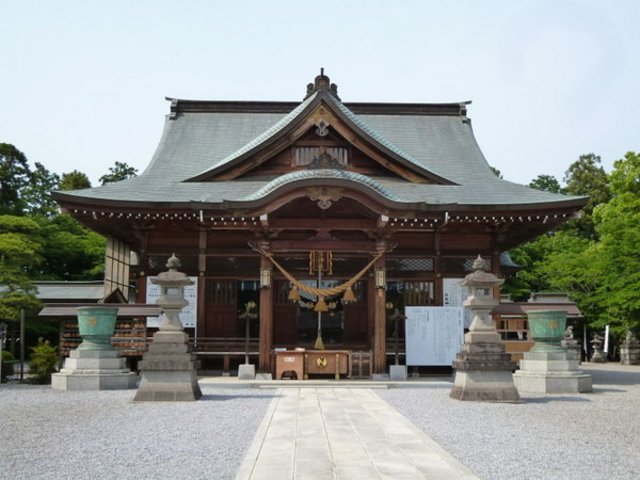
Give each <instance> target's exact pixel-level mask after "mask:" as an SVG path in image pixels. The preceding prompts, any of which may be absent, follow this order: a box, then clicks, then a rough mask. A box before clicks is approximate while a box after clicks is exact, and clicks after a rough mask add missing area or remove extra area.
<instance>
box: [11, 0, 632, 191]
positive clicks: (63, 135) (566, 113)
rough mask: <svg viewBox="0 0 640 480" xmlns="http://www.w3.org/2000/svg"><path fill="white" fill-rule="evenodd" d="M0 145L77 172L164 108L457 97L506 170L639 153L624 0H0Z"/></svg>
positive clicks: (510, 174)
mask: <svg viewBox="0 0 640 480" xmlns="http://www.w3.org/2000/svg"><path fill="white" fill-rule="evenodd" d="M0 32H1V35H0V59H1V62H2V63H1V67H0V143H11V144H13V145H15V146H16V147H17V148H18V149H19V150H21V151H22V152H24V154H25V155H26V156H27V158H28V159H29V161H30V163H31V164H32V165H33V164H34V163H35V162H39V163H42V164H43V165H44V166H45V167H46V168H48V169H49V170H50V171H52V172H55V173H58V174H62V173H66V172H70V171H72V170H80V171H82V172H85V173H86V174H87V175H88V176H89V178H90V180H91V181H92V183H93V184H94V185H98V184H99V182H98V179H99V177H100V176H102V175H104V174H106V173H107V172H108V169H109V168H110V167H112V166H113V165H114V163H115V162H116V161H119V162H126V163H127V164H129V165H131V166H134V167H135V168H137V169H138V170H139V171H140V172H141V171H142V170H144V168H145V167H146V165H147V164H148V163H149V161H150V160H151V157H152V155H153V152H154V151H155V148H156V146H157V145H158V141H159V139H160V135H161V133H162V128H163V124H164V121H165V116H166V115H167V114H168V112H169V106H170V105H169V102H167V101H166V100H165V97H175V98H183V99H198V100H260V101H269V100H278V101H301V100H302V98H303V97H304V95H305V91H306V85H307V83H309V82H312V81H313V78H314V77H315V76H316V75H318V73H319V71H320V68H321V67H324V69H325V74H327V75H328V76H329V77H330V78H331V81H332V82H334V83H336V84H337V85H338V89H339V90H338V92H339V95H340V97H341V99H342V100H343V101H344V102H347V103H348V102H390V103H402V102H410V103H441V102H460V101H467V100H471V101H472V104H471V105H469V106H468V115H469V117H470V118H471V120H472V126H473V129H474V133H475V136H476V139H477V140H478V143H479V145H480V148H481V149H482V151H483V153H484V155H485V157H486V158H487V161H488V162H489V164H490V165H492V166H494V167H495V168H497V169H498V170H500V171H501V173H502V175H503V176H504V178H506V179H508V180H511V181H514V182H517V183H522V184H528V183H529V182H530V181H531V180H532V179H534V178H536V177H537V176H538V175H541V174H544V175H553V176H555V177H556V178H557V179H558V180H559V181H562V178H563V176H564V173H565V171H566V170H567V168H568V167H569V165H570V164H571V163H572V162H574V161H576V160H577V159H578V158H579V156H580V155H582V154H586V153H595V154H596V155H599V156H600V157H601V158H602V163H603V166H604V168H605V170H607V171H610V170H611V168H612V165H613V162H614V161H615V160H617V159H620V158H622V157H623V156H624V154H625V153H626V152H627V151H636V152H637V151H640V115H639V112H640V3H639V2H637V0H579V1H571V0H550V1H546V0H531V1H527V0H520V1H514V0H510V1H501V0H495V1H491V0H485V1H477V0H456V1H453V0H451V1H445V0H440V1H436V0H416V1H411V0H405V1H401V0H397V1H389V0H384V1H379V0H367V1H360V0H350V1H347V0H324V1H321V2H302V1H300V0H282V1H275V0H272V1H268V0H261V1H242V0H235V1H226V2H223V1H213V0H209V1H204V0H203V1H195V0H193V1H189V0H180V1H173V2H170V1H161V0H156V1H150V0H136V1H131V0H126V1H120V0H109V1H108V2H105V1H103V0H100V1H94V0H65V1H54V0H40V1H35V0H22V1H10V0H0Z"/></svg>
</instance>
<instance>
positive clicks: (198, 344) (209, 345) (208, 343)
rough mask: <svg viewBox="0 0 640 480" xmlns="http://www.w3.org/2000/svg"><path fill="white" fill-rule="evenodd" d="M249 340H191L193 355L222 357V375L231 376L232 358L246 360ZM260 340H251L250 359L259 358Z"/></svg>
mask: <svg viewBox="0 0 640 480" xmlns="http://www.w3.org/2000/svg"><path fill="white" fill-rule="evenodd" d="M246 342H247V339H246V338H242V337H198V338H190V339H189V344H190V345H191V348H192V351H193V353H195V354H196V355H197V356H202V357H222V363H223V367H222V374H223V375H229V374H230V370H231V358H244V356H245V349H246V346H247V343H246ZM258 343H259V342H258V339H257V338H250V339H249V351H248V352H247V353H248V355H249V357H254V358H258V356H259V351H258Z"/></svg>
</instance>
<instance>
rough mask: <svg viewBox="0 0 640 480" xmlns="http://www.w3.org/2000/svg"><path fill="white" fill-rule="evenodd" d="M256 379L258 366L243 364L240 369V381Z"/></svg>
mask: <svg viewBox="0 0 640 480" xmlns="http://www.w3.org/2000/svg"><path fill="white" fill-rule="evenodd" d="M255 378H256V366H255V365H251V364H248V363H243V364H242V365H240V366H239V367H238V380H254V379H255Z"/></svg>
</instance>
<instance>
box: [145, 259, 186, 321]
mask: <svg viewBox="0 0 640 480" xmlns="http://www.w3.org/2000/svg"><path fill="white" fill-rule="evenodd" d="M167 268H168V269H169V270H168V271H166V272H162V273H160V274H159V275H158V276H157V277H152V278H151V283H153V284H154V285H158V286H160V297H158V299H157V300H156V303H157V304H158V305H160V307H161V308H162V311H163V318H162V321H161V322H160V325H159V326H158V328H159V330H160V331H167V332H182V331H183V330H184V328H183V326H182V323H181V322H180V312H181V311H182V309H183V308H184V307H186V306H187V305H188V304H189V302H187V300H186V299H185V298H184V287H186V286H188V285H193V281H192V280H190V279H189V277H187V275H186V274H184V273H182V272H179V271H178V268H180V260H178V258H177V257H176V256H175V254H174V255H172V256H171V258H169V260H167Z"/></svg>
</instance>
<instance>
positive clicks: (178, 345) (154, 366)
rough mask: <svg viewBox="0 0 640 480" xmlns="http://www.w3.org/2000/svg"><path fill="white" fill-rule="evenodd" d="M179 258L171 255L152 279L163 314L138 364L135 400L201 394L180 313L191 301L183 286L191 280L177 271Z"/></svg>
mask: <svg viewBox="0 0 640 480" xmlns="http://www.w3.org/2000/svg"><path fill="white" fill-rule="evenodd" d="M179 266H180V261H179V260H178V259H177V258H176V257H175V255H174V256H172V257H171V258H170V259H169V261H168V262H167V267H168V268H169V271H167V272H162V273H161V274H160V275H158V276H157V277H155V278H152V279H151V283H154V284H156V285H160V288H161V295H160V298H158V300H157V303H158V305H160V307H162V310H163V314H162V319H161V321H160V326H159V330H158V331H157V332H156V333H155V335H154V336H153V342H152V343H151V345H150V346H149V350H148V351H147V352H146V353H145V354H144V355H143V357H142V361H141V362H140V364H139V367H140V370H141V377H140V385H139V387H138V392H137V393H136V396H135V397H134V399H133V400H134V401H136V402H142V401H156V402H160V401H193V400H197V399H199V398H200V397H202V391H201V390H200V386H199V385H198V378H197V375H196V363H197V362H196V360H195V355H193V354H192V353H191V350H190V347H189V336H188V335H187V334H186V333H185V332H184V331H183V327H182V324H181V323H180V318H179V314H180V311H181V310H182V308H183V307H185V306H186V305H187V304H188V302H187V301H186V300H185V298H184V287H185V286H186V285H191V283H192V282H191V280H190V279H189V278H188V277H187V276H186V275H185V274H184V273H181V272H178V270H177V269H178V267H179Z"/></svg>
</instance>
